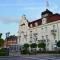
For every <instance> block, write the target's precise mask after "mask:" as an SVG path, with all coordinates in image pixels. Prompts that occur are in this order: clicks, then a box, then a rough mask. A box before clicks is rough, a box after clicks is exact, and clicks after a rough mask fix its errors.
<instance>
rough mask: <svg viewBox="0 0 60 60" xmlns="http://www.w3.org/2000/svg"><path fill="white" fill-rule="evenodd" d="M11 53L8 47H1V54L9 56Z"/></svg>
mask: <svg viewBox="0 0 60 60" xmlns="http://www.w3.org/2000/svg"><path fill="white" fill-rule="evenodd" d="M8 55H9V50H8V49H6V48H2V49H0V56H8Z"/></svg>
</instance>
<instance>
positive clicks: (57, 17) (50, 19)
mask: <svg viewBox="0 0 60 60" xmlns="http://www.w3.org/2000/svg"><path fill="white" fill-rule="evenodd" d="M46 18H47V23H50V22H54V21H58V20H60V15H59V14H53V15H51V16H47V17H46ZM35 22H37V23H38V26H39V25H41V24H42V19H37V20H35V21H32V22H29V23H28V26H29V27H30V24H32V27H35ZM30 28H31V27H30Z"/></svg>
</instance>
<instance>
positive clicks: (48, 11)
mask: <svg viewBox="0 0 60 60" xmlns="http://www.w3.org/2000/svg"><path fill="white" fill-rule="evenodd" d="M46 13H47V14H53V13H52V12H51V11H50V10H48V9H46V10H45V11H44V12H42V13H41V15H44V14H46Z"/></svg>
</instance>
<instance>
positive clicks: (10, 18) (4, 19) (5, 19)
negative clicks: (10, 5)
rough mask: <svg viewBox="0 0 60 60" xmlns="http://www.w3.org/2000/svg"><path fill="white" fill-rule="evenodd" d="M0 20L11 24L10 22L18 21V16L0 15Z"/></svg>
mask: <svg viewBox="0 0 60 60" xmlns="http://www.w3.org/2000/svg"><path fill="white" fill-rule="evenodd" d="M0 22H1V23H4V24H11V23H18V22H19V17H11V16H10V17H7V16H6V17H5V16H4V17H3V16H0Z"/></svg>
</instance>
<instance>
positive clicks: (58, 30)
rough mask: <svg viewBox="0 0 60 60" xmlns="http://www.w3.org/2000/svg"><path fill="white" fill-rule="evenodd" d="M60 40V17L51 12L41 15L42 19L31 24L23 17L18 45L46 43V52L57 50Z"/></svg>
mask: <svg viewBox="0 0 60 60" xmlns="http://www.w3.org/2000/svg"><path fill="white" fill-rule="evenodd" d="M59 40H60V15H59V14H57V13H56V14H53V13H52V12H51V11H49V10H48V9H46V11H44V12H42V13H41V18H40V19H37V20H34V21H32V22H29V21H28V20H27V19H26V17H25V16H22V17H21V19H20V23H19V31H18V44H20V45H23V44H25V43H29V44H30V43H37V44H38V43H39V42H42V41H44V42H45V43H46V50H49V51H51V50H55V49H56V43H57V41H59Z"/></svg>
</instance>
